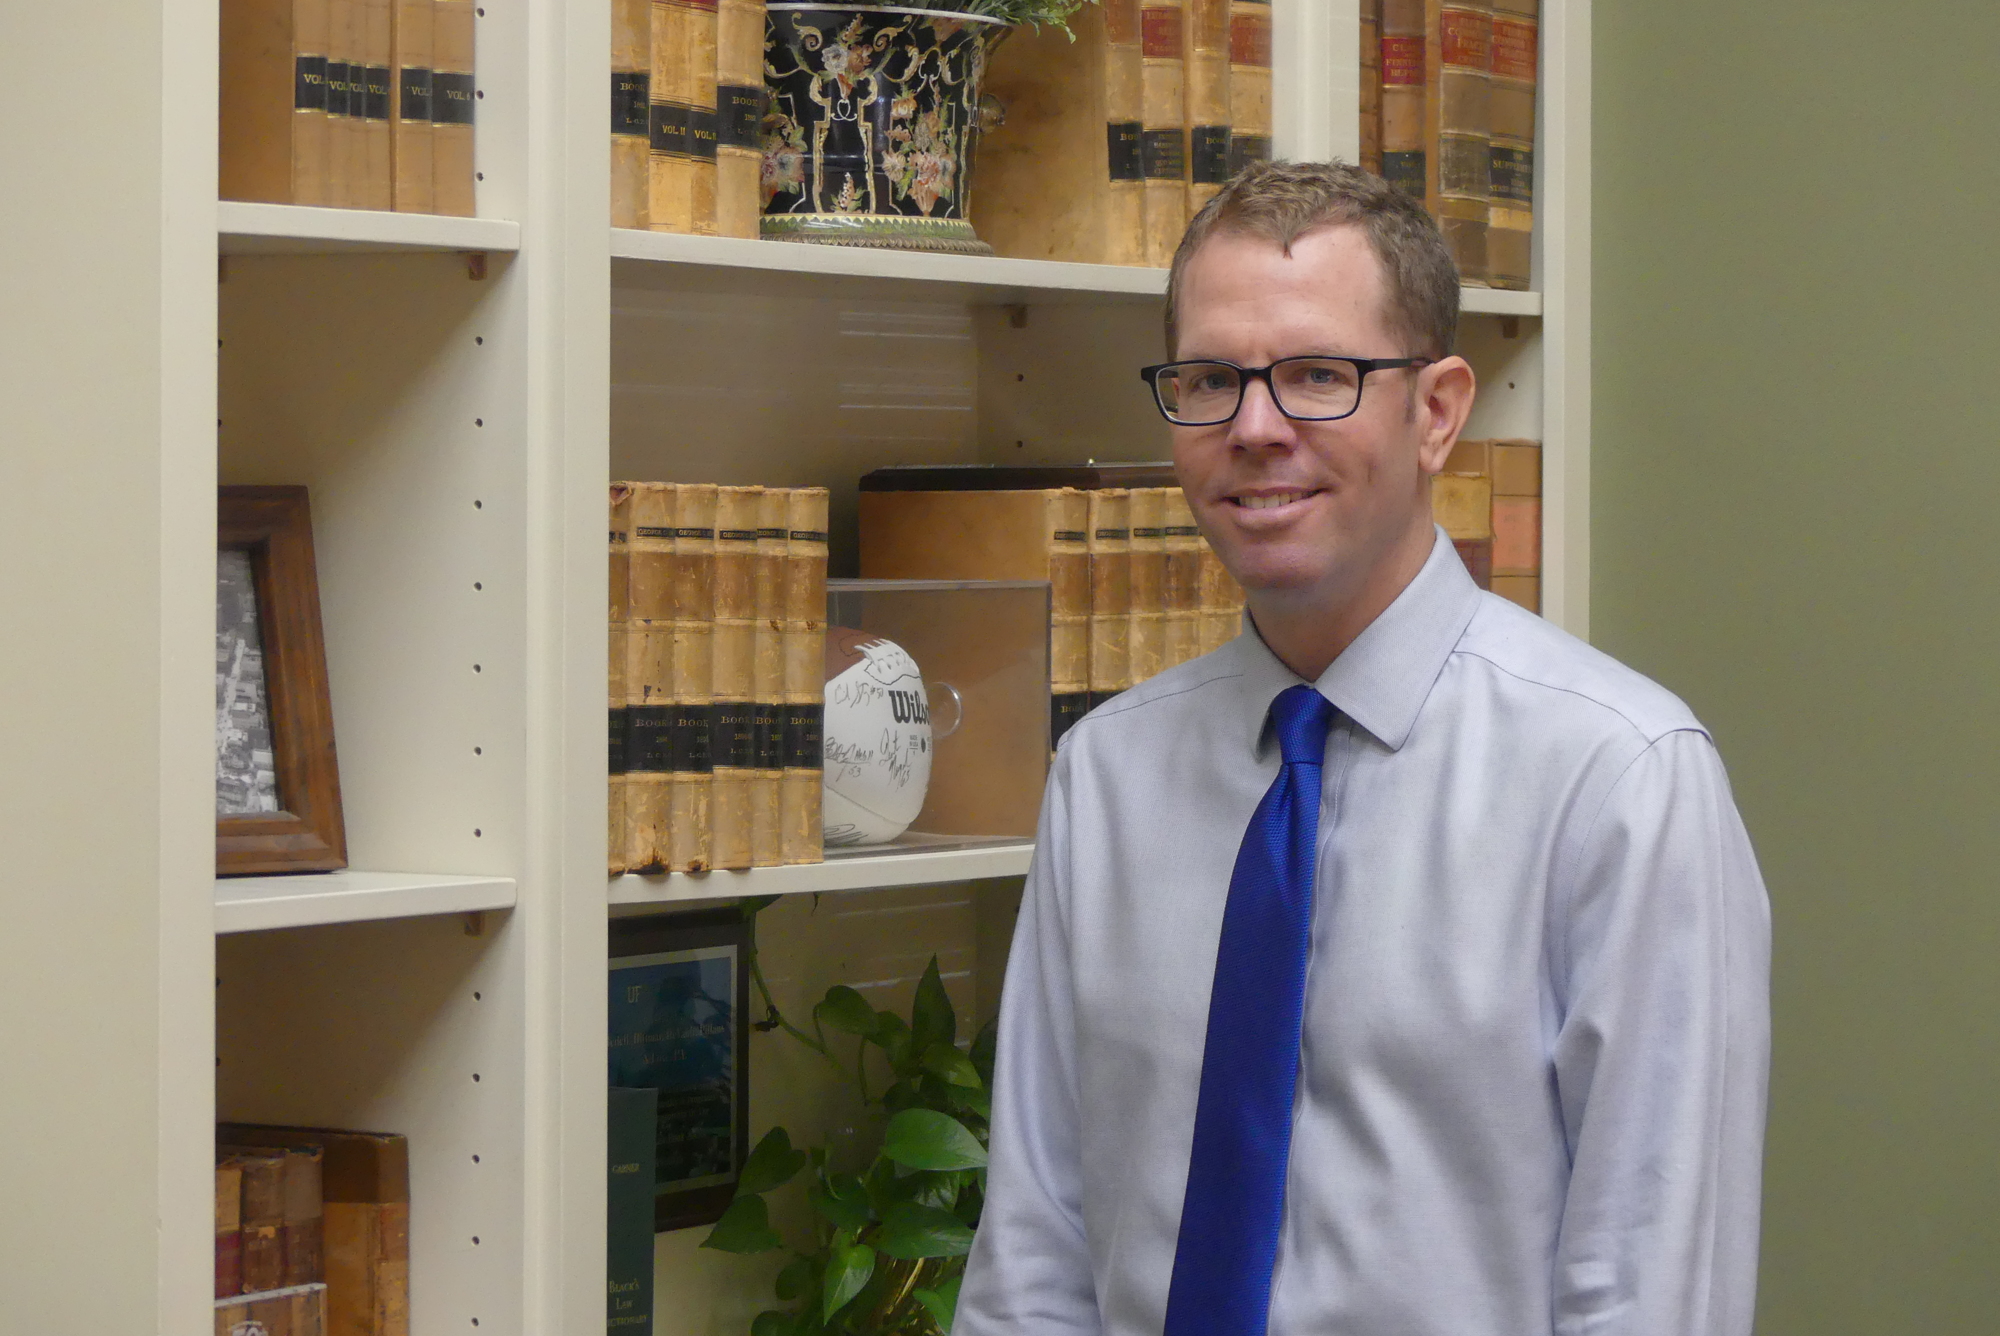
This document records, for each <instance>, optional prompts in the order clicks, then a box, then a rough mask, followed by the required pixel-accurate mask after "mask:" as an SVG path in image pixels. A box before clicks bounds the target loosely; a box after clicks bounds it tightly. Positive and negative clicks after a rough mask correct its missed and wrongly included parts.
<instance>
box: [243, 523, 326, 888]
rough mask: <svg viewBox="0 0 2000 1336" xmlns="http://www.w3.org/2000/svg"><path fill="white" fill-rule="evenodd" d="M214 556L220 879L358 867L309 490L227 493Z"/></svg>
mask: <svg viewBox="0 0 2000 1336" xmlns="http://www.w3.org/2000/svg"><path fill="white" fill-rule="evenodd" d="M217 511H218V514H217V526H216V554H215V870H216V873H217V875H219V876H246V875H251V874H256V873H270V872H331V871H334V870H336V869H339V868H344V867H346V866H347V833H346V830H345V827H344V826H343V825H342V823H341V815H340V771H339V766H338V764H337V762H336V760H335V757H334V750H333V706H332V702H331V700H330V699H329V697H328V694H327V681H326V645H325V641H324V640H323V639H322V638H321V634H320V622H319V585H318V580H317V576H316V575H315V572H314V567H313V546H312V512H311V509H310V508H309V506H308V505H307V501H306V489H305V488H303V487H224V488H222V489H221V492H220V494H219V495H218V497H217Z"/></svg>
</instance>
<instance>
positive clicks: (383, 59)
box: [359, 0, 396, 212]
mask: <svg viewBox="0 0 2000 1336" xmlns="http://www.w3.org/2000/svg"><path fill="white" fill-rule="evenodd" d="M361 42H362V47H361V49H362V58H363V60H364V62H365V65H364V67H363V69H362V71H361V80H360V83H361V196H360V201H359V203H360V206H361V207H362V208H364V209H379V210H382V211H383V212H387V211H389V210H391V209H393V208H395V207H396V167H395V142H396V141H395V120H394V119H393V112H394V110H395V93H394V89H395V70H394V68H393V66H394V63H395V45H396V0H362V8H361Z"/></svg>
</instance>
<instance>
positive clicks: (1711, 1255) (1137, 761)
mask: <svg viewBox="0 0 2000 1336" xmlns="http://www.w3.org/2000/svg"><path fill="white" fill-rule="evenodd" d="M1298 680H1299V679H1298V678H1297V677H1296V676H1295V675H1294V674H1293V673H1292V672H1291V671H1290V670H1289V669H1287V668H1286V667H1285V666H1284V665H1283V664H1282V663H1280V662H1279V661H1278V659H1277V658H1276V657H1275V656H1273V655H1272V654H1271V652H1270V651H1269V650H1268V649H1267V648H1266V647H1265V646H1264V644H1263V642H1262V641H1261V640H1260V639H1259V638H1258V636H1257V635H1256V633H1255V631H1254V630H1249V629H1246V630H1245V632H1244V633H1243V634H1242V635H1240V636H1239V637H1238V638H1237V639H1236V640H1235V641H1234V642H1232V643H1231V644H1229V645H1228V646H1225V647H1224V648H1222V649H1221V650H1218V651H1216V652H1215V653H1213V654H1210V655H1207V656H1205V657H1203V658H1200V659H1197V660H1194V661H1193V662H1191V663H1186V664H1182V665H1181V666H1179V667H1177V668H1173V669H1170V670H1169V671H1167V672H1165V673H1163V674H1161V675H1160V676H1158V677H1156V678H1154V679H1152V680H1151V681H1149V682H1146V683H1144V684H1142V685H1140V686H1138V687H1136V688H1134V689H1132V690H1130V691H1128V692H1126V693H1124V694H1123V695H1121V696H1119V697H1118V698H1117V699H1116V700H1114V701H1112V702H1110V703H1108V704H1106V705H1105V706H1103V707H1101V708H1100V709H1098V710H1096V711H1094V712H1093V713H1091V714H1090V715H1089V716H1088V717H1087V718H1085V719H1084V720H1082V721H1081V722H1080V723H1078V724H1077V725H1076V726H1075V727H1074V728H1073V729H1072V730H1071V731H1070V733H1069V735H1068V736H1067V737H1066V738H1065V739H1064V742H1063V746H1062V749H1061V752H1060V754H1059V755H1058V756H1057V758H1056V762H1055V766H1054V768H1053V770H1052V771H1051V774H1050V777H1049V785H1048V793H1047V796H1046V798H1045V800H1044V805H1043V810H1042V822H1041V834H1040V838H1039V841H1038V843H1037V845H1036V850H1035V858H1034V863H1033V867H1032V869H1031V871H1030V873H1029V876H1028V887H1027V895H1026V898H1025V900H1024V902H1023V905H1022V910H1021V917H1020V921H1019V924H1018V926H1017V928H1016V932H1015V938H1014V948H1013V954H1012V957H1011V959H1010V962H1009V965H1008V970H1007V982H1006V991H1005V998H1004V1002H1003V1005H1002V1008H1001V1019H1000V1050H999V1070H998V1073H997V1075H996V1079H995V1092H994V1093H995V1105H994V1116H993V1158H992V1168H991V1174H990V1184H989V1191H988V1196H987V1201H986V1208H985V1216H984V1219H983V1221H982V1223H981V1225H980V1229H979V1234H978V1239H977V1242H976V1244H975V1246H974V1249H973V1254H972V1258H971V1262H970V1265H969V1267H968V1270H967V1273H966V1278H965V1283H964V1289H963V1292H962V1294H961V1297H960V1301H959V1309H958V1320H957V1324H956V1326H955V1327H954V1336H1059V1334H1067V1333H1107V1334H1108V1336H1154V1334H1156V1333H1158V1332H1159V1331H1160V1328H1161V1323H1162V1319H1163V1317H1164V1312H1165V1306H1166V1297H1167V1283H1168V1278H1169V1276H1170V1275H1171V1273H1172V1268H1173V1260H1174V1246H1175V1239H1176V1234H1177V1231H1178V1228H1179V1224H1180V1213H1181V1199H1182V1194H1183V1192H1184V1191H1185V1188H1186V1182H1187V1171H1188V1146H1189V1140H1190V1137H1191V1134H1192V1130H1193V1126H1194V1110H1195V1098H1196V1091H1197V1086H1198V1083H1199V1079H1200V1074H1201V1059H1202V1041H1203V1034H1204V1029H1205V1026H1206V1020H1207V1015H1208V1002H1209V987H1210V983H1211V980H1212V978H1213V975H1214V970H1215V950H1216V941H1217V938H1218V935H1219V933H1220V930H1221V922H1222V909H1223V902H1224V898H1225V896H1226V895H1227V893H1228V889H1229V877H1230V870H1231V868H1232V866H1233V865H1234V862H1235V859H1236V852H1237V847H1238V844H1239V843H1240V841H1241V839H1242V834H1243V830H1244V827H1245V825H1246V823H1247V822H1248V821H1249V819H1250V814H1251V812H1252V810H1253V809H1254V808H1255V806H1256V804H1257V801H1258V799H1259V798H1261V797H1262V796H1263V793H1264V791H1265V789H1266V788H1268V787H1269V786H1270V783H1271V781H1272V779H1273V777H1274V776H1275V775H1276V773H1277V770H1278V756H1277V747H1276V745H1275V743H1274V742H1273V741H1272V740H1271V738H1270V737H1269V732H1268V729H1267V728H1266V726H1265V718H1266V711H1267V709H1268V707H1269V704H1270V701H1271V698H1272V697H1273V696H1275V695H1277V693H1278V692H1279V691H1280V690H1282V689H1284V688H1285V687H1287V686H1290V685H1292V684H1293V683H1295V682H1297V681H1298ZM1316 685H1317V687H1318V689H1319V690H1320V692H1321V693H1323V694H1324V695H1325V696H1326V697H1327V698H1328V699H1329V700H1331V701H1332V702H1333V703H1334V705H1335V706H1337V707H1338V708H1339V710H1340V714H1341V718H1340V719H1339V720H1338V722H1337V723H1336V724H1335V726H1334V731H1333V736H1332V738H1331V739H1330V740H1329V742H1328V746H1327V758H1326V767H1325V788H1324V793H1323V797H1322V808H1321V817H1320V836H1319V864H1318V875H1317V879H1316V884H1315V892H1314V896H1315V904H1314V912H1313V927H1312V959H1311V965H1310V972H1309V976H1308V980H1307V988H1306V1004H1305V1023H1304V1033H1303V1036H1302V1041H1301V1043H1302V1054H1301V1068H1300V1076H1299V1092H1298V1097H1297V1106H1296V1113H1295V1121H1294V1131H1293V1136H1292V1150H1291V1164H1290V1169H1289V1178H1288V1182H1287V1188H1286V1203H1285V1213H1284V1235H1283V1240H1282V1243H1281V1245H1280V1249H1279V1256H1278V1263H1277V1270H1276V1275H1275V1278H1274V1283H1273V1297H1272V1304H1271V1326H1270V1330H1271V1334H1272V1336H1336V1334H1337V1336H1548V1334H1550V1333H1558V1334H1560V1336H1586V1334H1587V1336H1747V1333H1748V1332H1749V1331H1750V1324H1751V1312H1752V1307H1753V1300H1754V1295H1755V1281H1756V1259H1757V1225H1758V1204H1759V1173H1760V1166H1761V1160H1762V1148H1763V1132H1764V1107H1765V1088H1766V1073H1767V1065H1768V1054H1769V1042H1770V1021H1769V962H1770V916H1769V915H1770V911H1769V906H1768V904H1767V901H1766V899H1765V895H1764V887H1763V883H1762V881H1761V879H1760V877H1759V875H1758V871H1757V865H1756V861H1755V858H1754V856H1753V855H1752V852H1751V849H1750V843H1749V840H1748V838H1747V837H1746V835H1745V833H1744V830H1743V826H1742V823H1741V821H1740V820H1739V818H1738V816H1737V813H1736V808H1735V804H1734V802H1733V801H1732V799H1731V797H1730V793H1729V784H1728V780H1727V778H1726V777H1725V775H1724V774H1723V769H1722V764H1721V762H1720V760H1719V759H1718V757H1717V756H1716V752H1715V747H1714V744H1713V743H1712V742H1711V740H1710V738H1709V736H1708V734H1707V733H1706V732H1705V731H1704V730H1703V728H1702V726H1701V725H1700V724H1699V723H1698V722H1696V720H1695V719H1694V717H1693V715H1691V714H1690V713H1689V712H1688V710H1687V707H1686V706H1684V705H1682V704H1681V702H1680V701H1678V700H1676V699H1675V698H1674V697H1673V696H1671V695H1669V694H1668V693H1667V692H1666V691H1664V690H1662V689H1661V688H1660V687H1658V686H1656V685H1654V684H1653V683H1651V682H1649V681H1647V680H1646V679H1644V678H1642V677H1640V676H1639V675H1638V674H1636V673H1634V672H1632V671H1631V670H1629V669H1627V668H1624V667H1622V666H1621V665H1619V664H1618V663H1616V662H1614V661H1612V660H1611V659H1609V658H1607V657H1605V656H1604V655H1602V654H1600V653H1598V652H1597V651H1595V650H1593V649H1591V648H1590V647H1589V646H1587V645H1585V644H1583V643H1582V642H1581V641H1578V640H1576V639H1574V638H1573V637H1571V636H1568V635H1566V634H1564V633H1563V632H1562V631H1560V630H1558V629H1556V628H1555V627H1554V626H1552V625H1550V624H1549V623H1547V622H1545V621H1542V620H1541V619H1540V618H1537V617H1535V616H1533V615H1531V614H1529V613H1527V612H1524V611H1522V610H1521V609H1519V608H1516V607H1515V606H1513V605H1512V604H1510V603H1508V602H1506V601H1505V600H1502V599H1500V598H1497V597H1495V596H1493V595H1491V594H1485V593H1482V592H1480V591H1479V589H1478V588H1477V587H1476V586H1475V585H1473V583H1472V581H1471V579H1470V578H1469V577H1468V576H1467V575H1466V573H1465V570H1464V568H1463V567H1462V566H1461V565H1460V564H1459V561H1458V559H1457V556H1456V554H1455V553H1454V551H1453V549H1452V547H1451V544H1450V543H1449V542H1448V541H1446V540H1445V538H1444V535H1443V534H1442V533H1440V534H1439V535H1438V539H1437V544H1436V546H1435V548H1434V549H1433V551H1432V553H1431V557H1430V559H1429V561H1428V563H1427V564H1426V565H1425V566H1424V568H1423V570H1422V571H1421V572H1420V573H1419V574H1418V575H1417V577H1416V578H1415V580H1413V581H1412V582H1411V584H1410V585H1409V586H1408V587H1407V588H1406V589H1405V590H1404V591H1403V593H1402V594H1401V596H1399V597H1398V598H1397V600H1396V601H1395V603H1394V604H1392V605H1391V606H1390V607H1389V608H1388V610H1387V611H1385V612H1384V613H1383V614H1382V615H1381V616H1380V617H1379V618H1378V619H1376V621H1375V622H1374V623H1373V624H1372V625H1371V626H1369V628H1368V629H1367V630H1366V631H1364V632H1363V633H1362V634H1361V636H1360V637H1358V638H1357V639H1356V640H1355V642H1354V643H1353V644H1352V645H1351V646H1350V647H1349V648H1348V649H1347V650H1346V652H1345V653H1343V654H1342V655H1341V656H1340V657H1339V658H1338V659H1337V660H1335V662H1334V663H1333V665H1332V667H1330V668H1328V669H1327V671H1326V673H1325V674H1324V675H1323V676H1321V678H1320V679H1319V681H1318V682H1317V683H1316Z"/></svg>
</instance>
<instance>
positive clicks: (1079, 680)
mask: <svg viewBox="0 0 2000 1336" xmlns="http://www.w3.org/2000/svg"><path fill="white" fill-rule="evenodd" d="M1047 498H1048V526H1049V745H1050V746H1051V747H1053V746H1055V744H1056V743H1058V742H1060V741H1062V736H1063V734H1064V733H1066V732H1068V731H1069V727H1070V725H1071V724H1074V723H1075V722H1076V721H1077V720H1079V719H1081V718H1082V717H1083V716H1084V713H1085V711H1087V710H1088V709H1089V708H1090V548H1089V538H1088V535H1087V533H1086V529H1087V527H1088V525H1089V524H1090V498H1089V496H1088V495H1086V494H1085V493H1083V492H1081V491H1078V490H1077V489H1076V488H1074V487H1061V488H1051V489H1050V490H1049V492H1048V494H1047Z"/></svg>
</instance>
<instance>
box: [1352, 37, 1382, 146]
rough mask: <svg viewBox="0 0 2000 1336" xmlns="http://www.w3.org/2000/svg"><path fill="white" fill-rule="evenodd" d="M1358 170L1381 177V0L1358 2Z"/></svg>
mask: <svg viewBox="0 0 2000 1336" xmlns="http://www.w3.org/2000/svg"><path fill="white" fill-rule="evenodd" d="M1356 112H1357V113H1358V115H1359V117H1360V121H1361V169H1362V170H1363V171H1368V172H1374V173H1375V174H1376V175H1377V176H1380V175H1381V174H1382V0H1361V97H1360V105H1359V106H1358V107H1357V108H1356Z"/></svg>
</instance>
